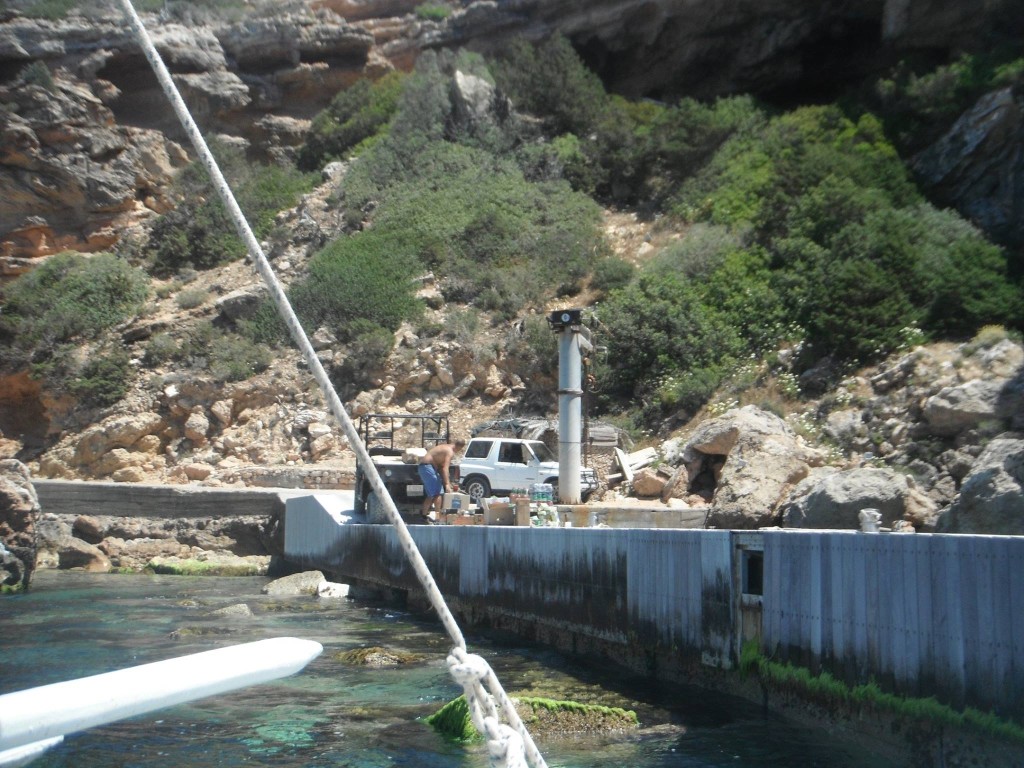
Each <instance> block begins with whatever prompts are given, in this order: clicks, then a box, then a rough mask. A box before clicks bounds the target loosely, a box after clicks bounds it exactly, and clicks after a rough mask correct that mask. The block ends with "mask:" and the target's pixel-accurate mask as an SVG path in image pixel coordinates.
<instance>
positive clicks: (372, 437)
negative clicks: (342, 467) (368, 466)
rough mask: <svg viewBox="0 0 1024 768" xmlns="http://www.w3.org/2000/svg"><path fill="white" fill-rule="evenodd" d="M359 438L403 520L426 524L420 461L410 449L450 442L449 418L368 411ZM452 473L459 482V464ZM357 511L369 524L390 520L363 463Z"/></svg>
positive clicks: (358, 479)
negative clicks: (364, 516) (423, 513)
mask: <svg viewBox="0 0 1024 768" xmlns="http://www.w3.org/2000/svg"><path fill="white" fill-rule="evenodd" d="M359 437H360V438H361V439H362V441H363V444H364V445H365V446H366V450H367V452H368V453H369V454H370V458H371V459H372V461H373V464H374V466H375V467H376V468H377V471H378V472H379V473H380V477H381V480H383V481H384V486H385V487H386V488H387V489H388V493H389V494H391V498H392V499H394V502H395V506H396V507H398V512H399V514H401V515H402V519H403V520H405V521H406V522H407V523H425V522H426V520H425V519H424V517H423V515H422V510H423V482H422V481H421V480H420V475H419V462H418V461H416V460H415V459H414V457H412V456H411V455H410V453H409V449H410V448H423V449H425V450H428V451H429V450H430V449H431V448H433V447H434V446H436V445H441V444H442V443H450V442H451V439H450V438H451V429H450V427H449V424H448V417H447V416H445V415H440V414H429V415H422V414H414V413H368V414H366V415H365V416H361V417H360V419H359ZM403 457H404V458H403ZM410 459H412V460H410ZM448 475H449V478H450V479H451V481H452V483H456V482H458V479H459V468H458V466H457V465H455V464H452V465H451V467H450V468H449V471H448ZM355 511H356V512H361V513H364V514H365V515H366V521H367V522H369V523H387V522H389V521H388V518H387V515H386V514H385V512H384V507H383V505H382V503H381V500H380V499H378V498H377V494H376V493H374V491H373V488H372V487H371V486H370V480H369V478H368V477H367V476H366V472H365V471H364V470H363V467H362V466H361V465H360V466H357V467H356V487H355Z"/></svg>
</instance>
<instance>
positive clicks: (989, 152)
mask: <svg viewBox="0 0 1024 768" xmlns="http://www.w3.org/2000/svg"><path fill="white" fill-rule="evenodd" d="M1022 143H1024V101H1022V99H1021V97H1020V95H1019V94H1018V95H1014V92H1013V90H1012V89H1010V88H1004V89H1003V90H1000V91H995V92H994V93H989V94H986V95H984V96H982V97H981V99H979V100H978V102H977V104H975V105H974V107H972V108H971V109H970V110H968V111H967V112H965V113H964V114H963V115H962V116H961V117H960V119H959V120H957V121H956V123H955V124H954V125H953V127H952V128H950V129H949V131H948V132H947V133H946V135H945V136H943V137H942V138H940V139H939V140H938V141H937V142H935V143H934V144H933V145H932V146H930V147H928V148H927V149H925V150H924V151H923V152H921V153H919V154H918V155H917V157H915V158H914V161H913V168H914V170H915V171H916V173H917V174H918V177H919V178H920V179H921V180H922V181H923V182H924V184H925V186H926V187H927V188H929V190H930V192H931V193H932V194H933V195H935V196H936V197H937V198H939V199H940V200H941V201H942V202H944V203H945V204H946V205H949V206H953V207H955V208H956V209H957V210H958V211H960V212H961V213H962V214H963V215H964V216H965V217H966V218H968V219H970V220H971V221H973V222H975V223H976V224H977V225H978V226H979V227H980V228H981V229H983V230H985V231H986V232H988V233H990V234H991V235H992V236H993V237H995V238H996V239H997V240H999V241H1001V242H1007V243H1012V244H1017V245H1020V244H1022V243H1024V222H1022V220H1021V216H1020V188H1021V179H1022V178H1024V157H1022V156H1021V152H1020V146H1021V144H1022Z"/></svg>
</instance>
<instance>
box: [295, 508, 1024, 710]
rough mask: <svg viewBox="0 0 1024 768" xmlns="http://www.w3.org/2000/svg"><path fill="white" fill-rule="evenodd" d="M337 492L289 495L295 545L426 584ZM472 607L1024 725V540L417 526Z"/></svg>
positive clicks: (622, 649) (519, 627) (586, 637)
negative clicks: (354, 518) (926, 699)
mask: <svg viewBox="0 0 1024 768" xmlns="http://www.w3.org/2000/svg"><path fill="white" fill-rule="evenodd" d="M332 505H333V502H332V501H331V500H330V499H323V498H317V497H306V498H304V499H293V500H289V501H288V502H287V509H286V512H285V555H286V557H288V558H289V559H290V560H294V561H296V562H298V563H300V564H302V565H303V566H305V567H310V568H314V567H315V568H319V569H322V570H324V571H327V572H329V573H331V574H332V576H333V577H335V578H338V579H340V580H346V579H348V580H357V581H361V582H368V583H373V584H378V585H381V586H387V587H391V588H398V589H406V590H412V591H418V589H419V585H418V583H417V582H416V581H415V577H414V576H413V574H412V571H411V569H410V568H409V566H408V564H407V563H406V561H405V555H404V553H403V552H402V550H401V548H400V547H399V545H398V542H397V537H396V536H395V533H394V531H393V530H392V529H391V528H390V527H389V526H376V525H362V524H346V522H345V519H344V513H343V512H341V511H339V510H338V509H332V508H331V507H332ZM411 532H412V535H413V538H414V539H415V541H416V543H417V546H418V547H419V548H420V551H421V552H422V553H423V555H424V558H425V559H426V561H427V563H428V565H429V567H430V569H431V572H432V574H433V576H434V579H435V580H436V582H437V584H438V586H439V588H440V589H441V591H442V593H443V594H444V595H445V596H446V599H448V600H449V604H450V605H454V606H457V608H458V610H459V611H460V612H461V613H462V614H463V616H465V617H469V618H470V619H473V620H476V621H484V622H487V623H490V624H491V625H499V626H503V627H508V628H513V629H515V630H516V631H519V632H521V633H524V634H527V635H529V636H533V637H538V638H545V639H550V638H553V637H558V638H560V640H561V642H560V644H562V645H566V646H569V645H571V647H574V648H575V647H577V646H580V647H589V648H601V649H602V650H603V651H606V652H607V651H608V650H609V649H612V650H613V652H614V649H618V652H617V653H615V655H616V656H618V657H619V658H622V659H626V660H630V659H631V660H633V661H634V662H635V661H636V660H637V659H643V658H646V659H649V660H650V666H651V668H657V669H668V668H685V667H686V665H687V664H690V665H692V664H700V665H704V666H706V667H715V668H726V669H727V668H730V667H733V666H735V665H736V664H737V662H738V659H739V654H740V650H741V647H742V645H743V643H744V641H745V640H747V639H756V640H757V641H758V642H759V644H760V647H761V650H762V651H763V652H764V653H765V654H766V655H768V656H771V657H772V658H773V659H775V660H778V661H790V662H792V663H794V664H797V665H800V666H804V667H808V668H810V669H812V670H813V671H816V672H817V671H821V670H827V671H829V672H831V673H832V674H834V675H835V676H837V677H838V678H840V679H842V680H845V681H846V682H848V683H850V684H851V685H852V684H860V683H866V682H868V681H869V680H872V679H875V680H877V681H878V682H880V683H882V684H883V686H884V687H885V688H886V689H887V690H892V691H894V692H896V693H900V694H903V695H908V696H930V695H935V696H937V697H938V698H939V699H940V700H941V701H945V702H947V703H950V704H953V705H954V706H963V705H973V706H976V707H980V708H982V709H985V710H989V709H991V710H994V711H996V712H998V713H999V714H1002V715H1004V716H1012V717H1015V718H1016V719H1018V720H1021V721H1024V700H1022V697H1021V693H1020V692H1021V691H1024V611H1020V610H1016V611H1014V606H1013V604H1012V603H1013V600H1014V596H1013V584H1015V583H1024V582H1021V581H1020V579H1021V578H1022V577H1024V539H1021V538H1017V537H994V536H952V535H924V534H914V535H908V534H902V535H901V534H861V533H858V532H853V531H813V532H808V531H781V530H780V531H765V532H751V531H704V530H667V529H661V530H644V529H579V528H570V529H566V528H517V527H499V526H413V527H412V528H411Z"/></svg>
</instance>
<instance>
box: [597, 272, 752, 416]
mask: <svg viewBox="0 0 1024 768" xmlns="http://www.w3.org/2000/svg"><path fill="white" fill-rule="evenodd" d="M600 319H601V324H602V329H601V343H604V344H606V345H607V348H608V354H607V360H608V362H607V363H606V367H605V369H604V370H603V371H602V372H601V378H602V380H603V381H604V382H605V393H606V397H607V396H610V397H613V398H620V399H634V400H639V401H642V402H643V401H646V405H647V406H648V416H649V417H650V418H655V416H656V414H657V413H658V411H659V410H660V409H662V408H663V407H675V406H677V405H678V406H680V407H683V408H685V409H686V410H688V411H691V412H692V411H693V409H694V408H695V407H699V404H700V402H699V401H700V399H701V398H702V397H705V396H706V395H707V394H710V393H709V387H711V388H713V386H712V385H713V384H715V383H717V381H716V380H720V376H721V371H723V370H726V369H727V368H728V366H729V364H730V361H731V360H732V359H734V358H735V357H736V356H737V355H738V354H739V353H741V352H742V349H743V344H742V342H741V340H740V338H739V336H738V335H737V333H736V331H735V330H734V329H733V328H731V327H729V326H728V325H727V324H726V323H725V322H724V321H723V320H722V318H721V317H720V316H719V315H718V314H717V312H716V311H715V309H714V308H712V307H708V306H707V305H705V304H704V303H703V302H702V300H701V297H700V295H699V293H698V291H697V289H696V288H695V287H694V286H693V285H692V284H690V283H688V282H687V281H686V280H685V279H684V278H683V277H682V276H680V275H679V274H678V273H671V272H648V271H644V272H641V273H640V275H639V276H638V278H637V280H635V281H634V282H633V283H631V284H630V285H629V286H627V287H626V288H623V289H622V290H620V291H616V292H615V293H613V294H612V295H611V296H610V297H609V299H608V301H607V302H605V304H604V308H603V309H602V312H601V317H600ZM666 381H669V382H670V383H669V384H668V385H667V386H666Z"/></svg>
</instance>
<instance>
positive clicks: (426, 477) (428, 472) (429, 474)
mask: <svg viewBox="0 0 1024 768" xmlns="http://www.w3.org/2000/svg"><path fill="white" fill-rule="evenodd" d="M419 469H420V480H422V481H423V495H424V496H426V497H427V498H428V499H432V498H434V497H435V496H440V495H441V494H442V493H444V485H443V484H442V483H441V475H439V474H438V473H437V469H436V468H435V467H434V465H433V464H420V467H419Z"/></svg>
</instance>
